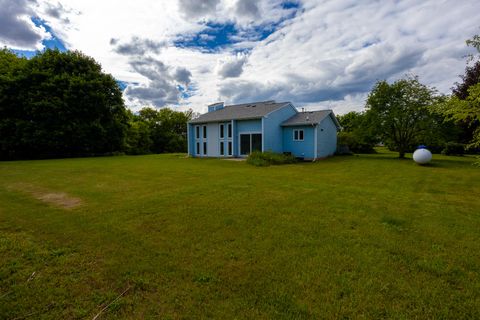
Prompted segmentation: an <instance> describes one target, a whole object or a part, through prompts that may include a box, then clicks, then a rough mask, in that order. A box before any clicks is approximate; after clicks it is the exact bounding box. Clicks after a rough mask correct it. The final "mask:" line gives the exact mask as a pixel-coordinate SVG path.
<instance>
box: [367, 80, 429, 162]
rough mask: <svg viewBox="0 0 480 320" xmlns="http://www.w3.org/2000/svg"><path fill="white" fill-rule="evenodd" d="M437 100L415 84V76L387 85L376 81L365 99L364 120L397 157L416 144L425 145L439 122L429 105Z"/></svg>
mask: <svg viewBox="0 0 480 320" xmlns="http://www.w3.org/2000/svg"><path fill="white" fill-rule="evenodd" d="M437 100H438V97H437V95H436V94H435V90H434V89H432V88H429V87H427V86H425V85H423V84H421V83H420V82H419V81H418V78H417V77H409V78H406V79H401V80H398V81H395V82H394V83H392V84H390V83H388V82H387V81H379V82H377V83H376V84H375V86H374V88H373V90H372V91H371V93H370V94H369V96H368V99H367V103H366V109H367V117H368V118H369V119H370V123H371V125H372V127H373V129H374V130H376V132H377V135H378V137H379V138H380V139H381V140H382V141H383V142H384V143H385V144H386V145H387V146H388V147H390V148H391V149H394V150H397V151H398V153H399V157H400V158H404V157H405V153H406V152H408V151H411V149H412V148H413V146H414V145H415V144H419V143H425V142H424V140H425V138H426V137H428V136H430V135H431V134H434V132H435V131H436V130H435V129H436V126H437V124H438V121H436V119H435V117H434V116H433V115H432V111H431V106H433V105H434V104H435V103H436V102H437Z"/></svg>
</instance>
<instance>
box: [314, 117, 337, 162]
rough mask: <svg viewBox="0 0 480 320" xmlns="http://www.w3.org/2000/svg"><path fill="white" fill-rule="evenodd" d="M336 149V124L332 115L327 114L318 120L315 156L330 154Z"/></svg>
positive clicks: (321, 156) (322, 156)
mask: <svg viewBox="0 0 480 320" xmlns="http://www.w3.org/2000/svg"><path fill="white" fill-rule="evenodd" d="M322 129H323V131H322ZM336 150H337V126H336V125H335V123H334V121H333V119H332V117H330V116H328V117H326V118H325V119H323V120H322V121H321V122H320V124H319V125H318V128H317V158H325V157H329V156H332V155H334V154H335V151H336Z"/></svg>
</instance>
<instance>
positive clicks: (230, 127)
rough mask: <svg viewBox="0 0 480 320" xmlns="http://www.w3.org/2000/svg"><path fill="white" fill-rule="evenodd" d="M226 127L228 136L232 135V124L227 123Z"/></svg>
mask: <svg viewBox="0 0 480 320" xmlns="http://www.w3.org/2000/svg"><path fill="white" fill-rule="evenodd" d="M227 128H228V137H229V138H231V137H232V124H231V123H229V124H228V125H227Z"/></svg>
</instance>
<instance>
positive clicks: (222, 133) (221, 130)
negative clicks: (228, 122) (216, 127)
mask: <svg viewBox="0 0 480 320" xmlns="http://www.w3.org/2000/svg"><path fill="white" fill-rule="evenodd" d="M224 131H225V126H224V125H223V124H221V125H220V138H221V139H223V138H224V137H225V132H224Z"/></svg>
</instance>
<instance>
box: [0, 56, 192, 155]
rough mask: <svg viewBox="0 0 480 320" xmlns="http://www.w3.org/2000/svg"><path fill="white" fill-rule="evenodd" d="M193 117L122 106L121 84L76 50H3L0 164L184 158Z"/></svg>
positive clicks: (1, 57) (0, 80)
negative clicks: (28, 54) (122, 156)
mask: <svg viewBox="0 0 480 320" xmlns="http://www.w3.org/2000/svg"><path fill="white" fill-rule="evenodd" d="M191 117H192V112H191V111H188V112H178V111H174V110H171V109H166V108H165V109H161V110H155V109H152V108H144V109H142V110H140V111H139V112H138V113H133V112H131V111H130V110H128V109H127V108H126V107H125V104H124V101H123V98H122V91H121V90H120V88H119V86H118V84H117V82H116V80H115V79H114V78H113V77H112V76H111V75H109V74H105V73H103V72H102V69H101V66H100V64H98V63H97V62H96V61H95V60H94V59H93V58H91V57H88V56H86V55H84V54H82V53H80V52H78V51H67V52H60V51H58V50H50V49H48V50H46V51H44V52H42V53H38V54H37V55H36V56H34V57H33V58H31V59H26V58H23V57H18V56H17V55H15V54H14V53H13V52H11V51H9V50H7V49H6V48H5V49H3V50H0V159H1V160H12V159H38V158H57V157H76V156H92V155H108V154H118V153H127V154H145V153H161V152H186V150H187V140H186V123H187V122H188V121H189V120H190V119H191Z"/></svg>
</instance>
